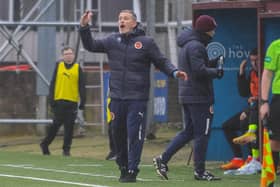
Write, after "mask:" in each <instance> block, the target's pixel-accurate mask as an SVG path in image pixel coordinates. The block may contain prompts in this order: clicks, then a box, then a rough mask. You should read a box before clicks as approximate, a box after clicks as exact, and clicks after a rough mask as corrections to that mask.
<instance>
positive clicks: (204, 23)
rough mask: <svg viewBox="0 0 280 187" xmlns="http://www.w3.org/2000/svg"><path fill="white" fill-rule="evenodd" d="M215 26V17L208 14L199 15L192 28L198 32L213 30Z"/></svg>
mask: <svg viewBox="0 0 280 187" xmlns="http://www.w3.org/2000/svg"><path fill="white" fill-rule="evenodd" d="M216 27H217V23H216V21H215V19H214V18H213V17H211V16H208V15H201V16H199V17H198V18H197V19H196V21H195V25H194V28H195V30H197V31H200V32H209V31H212V30H214V29H215V28H216Z"/></svg>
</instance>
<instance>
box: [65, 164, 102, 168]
mask: <svg viewBox="0 0 280 187" xmlns="http://www.w3.org/2000/svg"><path fill="white" fill-rule="evenodd" d="M67 166H71V167H101V166H103V165H102V164H68V165H67Z"/></svg>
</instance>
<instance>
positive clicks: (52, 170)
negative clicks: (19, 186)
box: [0, 164, 118, 178]
mask: <svg viewBox="0 0 280 187" xmlns="http://www.w3.org/2000/svg"><path fill="white" fill-rule="evenodd" d="M0 166H6V167H13V168H22V169H30V170H37V171H50V172H56V173H68V174H78V175H86V176H91V177H104V178H118V177H116V176H110V175H101V174H91V173H80V172H77V171H66V170H57V169H48V168H35V167H30V166H22V165H14V164H1V165H0Z"/></svg>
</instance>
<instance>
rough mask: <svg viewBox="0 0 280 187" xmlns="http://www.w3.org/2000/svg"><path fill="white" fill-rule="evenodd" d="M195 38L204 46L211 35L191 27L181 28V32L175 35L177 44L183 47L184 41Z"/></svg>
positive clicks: (209, 40) (210, 38)
mask: <svg viewBox="0 0 280 187" xmlns="http://www.w3.org/2000/svg"><path fill="white" fill-rule="evenodd" d="M192 40H197V41H200V42H201V43H203V44H204V45H205V46H207V45H208V43H210V42H211V40H212V37H211V36H209V35H207V34H206V33H203V32H198V31H196V30H194V29H192V28H183V30H182V32H181V33H180V34H179V35H178V37H177V45H178V46H179V47H183V46H184V45H185V44H186V43H188V42H190V41H192Z"/></svg>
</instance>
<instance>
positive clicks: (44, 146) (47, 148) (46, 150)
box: [40, 143, 51, 155]
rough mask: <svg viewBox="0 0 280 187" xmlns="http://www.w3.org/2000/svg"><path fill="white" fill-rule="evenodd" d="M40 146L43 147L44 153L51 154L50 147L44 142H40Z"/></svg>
mask: <svg viewBox="0 0 280 187" xmlns="http://www.w3.org/2000/svg"><path fill="white" fill-rule="evenodd" d="M40 147H41V151H42V153H43V155H50V154H51V153H50V150H49V147H48V146H47V145H45V144H43V143H41V144H40Z"/></svg>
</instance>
